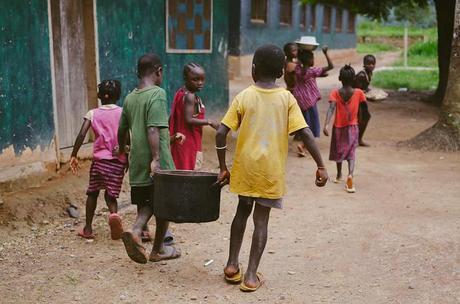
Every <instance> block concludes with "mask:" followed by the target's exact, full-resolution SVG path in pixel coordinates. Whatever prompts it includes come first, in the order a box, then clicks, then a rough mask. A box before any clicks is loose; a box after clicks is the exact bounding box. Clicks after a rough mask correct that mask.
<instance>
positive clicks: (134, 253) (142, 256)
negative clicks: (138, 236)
mask: <svg viewBox="0 0 460 304" xmlns="http://www.w3.org/2000/svg"><path fill="white" fill-rule="evenodd" d="M121 239H122V240H123V244H124V245H125V249H126V253H127V254H128V256H129V258H130V259H131V260H133V261H134V262H136V263H139V264H146V263H147V253H146V252H145V248H144V246H142V244H140V243H138V242H137V241H136V240H135V239H134V235H133V233H132V232H129V231H125V232H123V233H122V234H121Z"/></svg>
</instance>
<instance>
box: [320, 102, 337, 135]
mask: <svg viewBox="0 0 460 304" xmlns="http://www.w3.org/2000/svg"><path fill="white" fill-rule="evenodd" d="M336 107H337V105H336V104H335V102H331V103H330V105H329V108H328V109H327V113H326V122H325V123H324V129H323V133H324V135H326V136H329V130H328V128H329V122H330V121H331V118H332V115H333V114H334V111H335V108H336Z"/></svg>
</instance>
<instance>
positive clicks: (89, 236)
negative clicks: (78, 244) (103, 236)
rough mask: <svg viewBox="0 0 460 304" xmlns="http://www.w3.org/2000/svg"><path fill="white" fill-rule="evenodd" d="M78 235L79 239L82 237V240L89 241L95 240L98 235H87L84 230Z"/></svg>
mask: <svg viewBox="0 0 460 304" xmlns="http://www.w3.org/2000/svg"><path fill="white" fill-rule="evenodd" d="M77 235H78V236H79V237H82V238H84V239H88V240H93V239H94V238H95V237H96V235H95V234H94V233H90V234H86V233H85V230H84V229H81V230H80V231H78V233H77Z"/></svg>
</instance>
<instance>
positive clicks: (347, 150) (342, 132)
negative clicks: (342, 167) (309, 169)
mask: <svg viewBox="0 0 460 304" xmlns="http://www.w3.org/2000/svg"><path fill="white" fill-rule="evenodd" d="M358 138H359V127H358V125H351V126H346V127H342V128H336V127H333V128H332V138H331V150H330V153H329V160H332V161H335V162H337V163H340V162H342V161H344V160H352V159H355V150H356V147H357V146H358Z"/></svg>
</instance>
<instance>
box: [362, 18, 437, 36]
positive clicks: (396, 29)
mask: <svg viewBox="0 0 460 304" xmlns="http://www.w3.org/2000/svg"><path fill="white" fill-rule="evenodd" d="M357 34H358V36H368V37H375V36H386V37H402V36H403V35H404V27H403V26H389V25H384V24H382V23H380V22H377V21H364V22H361V23H360V24H358V28H357ZM408 34H409V36H428V37H429V39H430V40H432V39H435V38H436V36H437V29H436V28H434V27H433V28H427V29H423V28H417V27H409V33H408Z"/></svg>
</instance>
